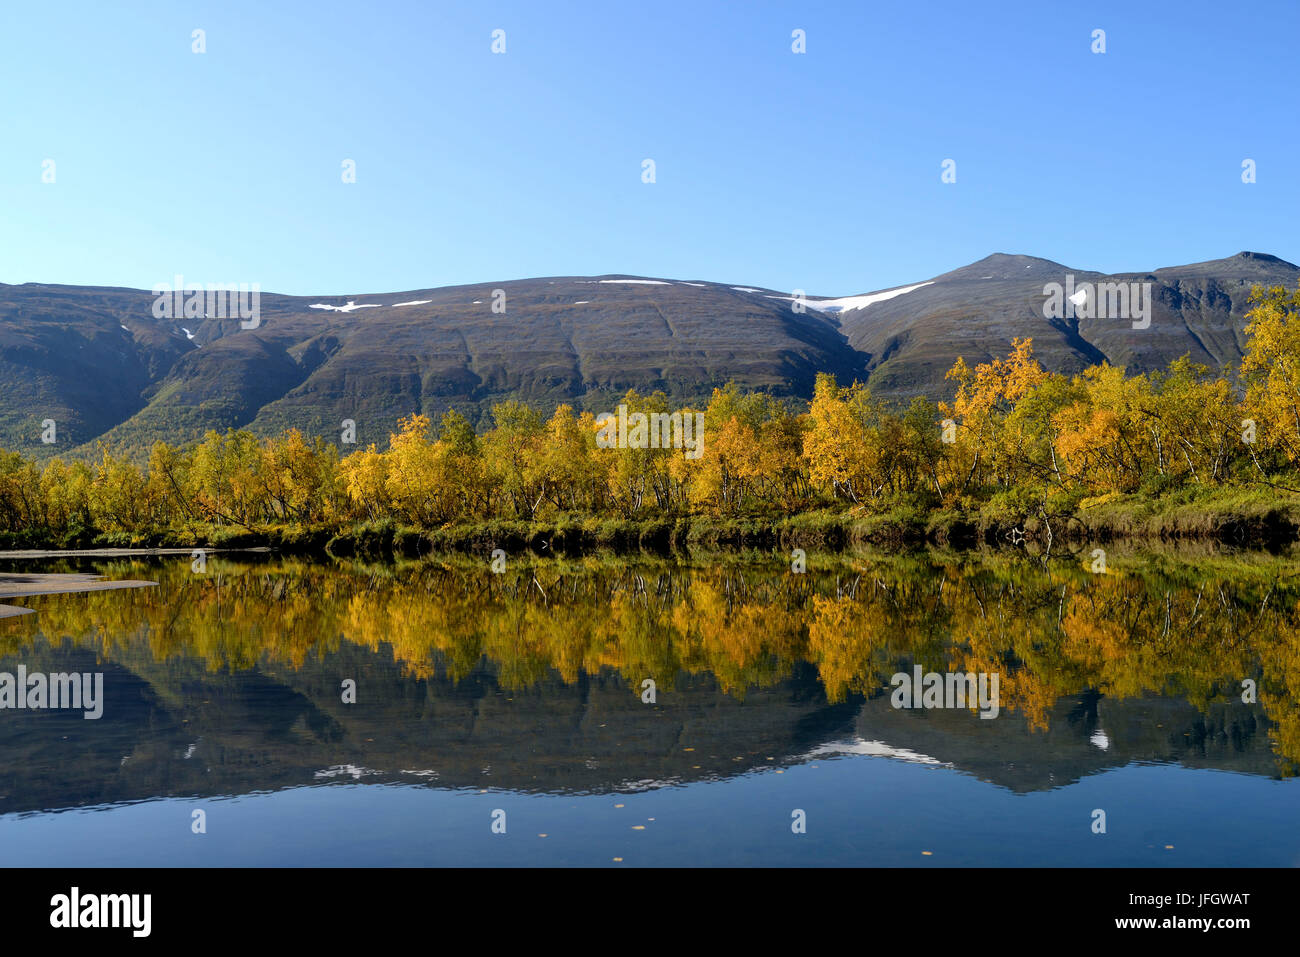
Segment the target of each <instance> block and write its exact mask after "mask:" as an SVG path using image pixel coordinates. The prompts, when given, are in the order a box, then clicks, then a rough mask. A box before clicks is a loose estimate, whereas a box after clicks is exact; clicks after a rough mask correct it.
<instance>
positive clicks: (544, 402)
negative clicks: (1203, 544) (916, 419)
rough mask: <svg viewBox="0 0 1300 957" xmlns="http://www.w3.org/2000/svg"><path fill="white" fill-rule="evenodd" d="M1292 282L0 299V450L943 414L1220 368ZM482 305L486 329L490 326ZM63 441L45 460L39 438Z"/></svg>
mask: <svg viewBox="0 0 1300 957" xmlns="http://www.w3.org/2000/svg"><path fill="white" fill-rule="evenodd" d="M1067 276H1073V277H1074V281H1077V282H1098V281H1116V282H1119V281H1123V282H1149V283H1151V286H1152V289H1151V291H1152V297H1151V302H1152V315H1151V324H1150V327H1149V328H1146V329H1140V330H1139V329H1134V328H1132V323H1130V322H1127V321H1124V320H1121V319H1104V318H1102V319H1098V318H1086V317H1081V318H1062V319H1051V318H1047V317H1046V316H1045V315H1044V310H1043V303H1044V298H1045V297H1044V286H1045V284H1046V283H1049V282H1058V283H1063V282H1065V281H1066V278H1067ZM1297 283H1300V267H1297V266H1296V265H1295V264H1293V263H1290V262H1287V261H1286V260H1283V259H1281V258H1279V257H1277V256H1273V255H1271V254H1267V253H1259V252H1251V251H1242V252H1239V253H1237V254H1235V255H1233V256H1229V257H1225V258H1221V259H1214V260H1206V261H1204V262H1199V263H1191V264H1187V265H1184V266H1166V267H1159V268H1157V269H1155V270H1153V271H1148V272H1130V273H1112V274H1105V273H1100V272H1096V271H1091V270H1080V269H1074V268H1072V267H1069V266H1066V265H1063V264H1060V263H1055V262H1053V261H1051V260H1047V259H1042V258H1039V257H1034V256H1027V255H1023V254H1009V253H993V254H991V255H990V256H987V257H985V258H984V259H981V260H978V261H977V262H974V263H971V264H969V265H967V266H962V267H959V268H957V269H954V270H950V271H948V272H946V273H941V274H939V275H938V276H935V277H933V278H931V279H928V280H921V281H913V282H909V283H904V284H901V285H896V286H892V287H889V288H887V289H883V290H877V291H874V292H868V293H864V294H858V295H851V296H841V297H827V296H816V295H811V294H809V295H806V296H805V297H804V298H803V301H802V302H796V301H794V299H793V296H792V294H791V293H788V292H784V291H779V290H773V289H768V288H764V287H760V286H748V285H739V284H735V285H733V284H728V283H717V282H711V281H707V280H680V279H663V278H655V277H646V276H635V275H630V274H625V273H608V274H604V275H599V276H550V277H537V278H531V279H515V280H504V281H499V282H491V283H465V284H461V285H457V286H442V287H426V288H423V289H407V290H402V291H397V292H386V293H363V294H353V295H349V296H326V297H316V296H289V295H282V294H278V293H272V292H265V293H261V294H260V307H261V316H260V324H259V325H258V327H257V328H254V329H244V328H241V326H240V323H239V321H238V320H237V319H221V318H209V317H200V316H194V317H192V318H189V319H159V318H156V317H155V316H154V314H153V304H154V299H155V297H154V294H153V293H152V292H151V291H147V290H137V289H131V288H129V287H120V286H118V287H108V286H72V285H64V284H46V283H22V284H0V422H3V423H4V424H3V425H0V445H3V446H4V447H6V448H11V449H17V450H21V451H23V452H24V453H26V454H37V455H49V454H55V453H67V452H68V451H70V450H73V449H76V448H78V447H81V449H82V450H83V451H84V450H86V449H88V448H90V447H92V446H93V444H94V443H96V442H98V441H104V442H106V443H108V444H110V445H114V446H122V447H128V448H132V449H135V450H137V451H139V450H140V449H143V448H147V447H148V445H149V444H151V443H152V442H153V441H157V440H159V439H163V440H166V441H170V442H172V443H174V444H175V443H183V442H186V441H190V440H193V439H195V438H198V437H199V436H201V435H202V433H203V432H204V431H205V430H207V429H209V428H214V429H218V430H224V429H225V428H232V427H233V428H249V429H251V430H252V431H254V432H257V433H259V434H270V433H274V432H278V431H282V430H283V429H285V428H290V427H297V428H300V429H302V430H303V431H304V432H307V433H312V434H322V435H327V436H328V435H335V436H337V434H338V432H339V429H340V423H341V422H342V420H343V419H352V420H353V421H355V422H356V423H357V442H358V444H359V445H362V446H364V445H365V444H368V443H370V442H375V443H377V444H381V445H382V444H383V443H384V442H385V441H386V439H387V435H388V433H389V432H390V431H391V430H392V429H393V428H394V427H395V426H396V422H397V419H398V418H399V417H401V416H402V415H409V414H411V413H413V412H423V413H425V414H429V415H431V416H433V417H435V418H437V417H438V416H440V415H441V414H442V413H443V412H445V411H446V410H447V409H449V408H456V409H457V410H458V411H461V412H462V413H464V414H466V415H467V416H468V417H469V418H470V420H471V422H474V423H475V424H476V425H480V426H485V425H486V424H487V422H488V419H489V416H490V408H491V406H492V404H493V403H495V402H499V401H502V400H504V399H520V400H522V401H526V402H528V403H530V404H532V405H534V406H535V407H537V408H539V410H541V411H542V412H543V413H544V414H549V412H550V411H551V410H553V409H554V407H555V406H556V405H558V404H561V403H568V404H570V405H574V406H575V407H577V408H580V409H589V410H591V411H601V410H604V409H607V408H612V407H613V406H614V405H616V404H617V400H618V398H619V397H620V396H621V395H622V394H623V393H624V392H625V391H626V390H627V389H629V388H635V389H637V390H639V391H641V392H643V393H648V392H653V391H656V390H662V391H664V392H665V393H666V394H667V395H668V396H669V397H670V400H671V401H674V402H676V403H679V404H695V403H700V402H703V401H706V400H707V399H708V396H709V394H710V393H711V391H712V389H713V388H714V387H717V386H721V385H723V384H725V383H726V382H728V381H735V382H736V383H737V384H738V385H740V386H741V387H742V388H745V389H762V390H766V391H769V392H771V393H773V394H774V395H776V396H778V397H782V398H786V399H790V400H802V399H806V398H808V396H809V395H810V394H811V390H812V384H813V381H814V380H815V377H816V375H817V373H818V372H831V373H834V374H835V375H836V376H837V377H838V378H839V379H840V380H841V381H842V382H846V383H847V382H849V381H852V380H854V379H858V380H862V381H865V382H866V383H867V384H868V385H869V386H870V387H871V388H872V390H873V392H874V393H875V394H878V395H880V396H882V397H884V398H887V399H894V400H899V401H906V400H907V399H909V398H910V397H912V396H915V395H925V396H927V397H929V398H931V399H939V398H944V397H947V396H948V395H950V393H951V383H950V382H948V381H947V380H946V379H945V378H944V374H945V373H946V372H947V370H948V369H949V368H951V366H952V363H953V362H954V361H955V360H956V359H957V358H958V357H959V356H960V357H962V358H965V360H966V361H967V362H968V363H970V364H974V363H977V362H983V361H988V360H989V359H990V358H993V357H996V356H1001V355H1004V354H1005V353H1006V351H1007V350H1008V349H1009V347H1010V341H1011V339H1013V338H1020V337H1026V336H1028V337H1031V338H1033V340H1034V345H1035V354H1036V355H1037V356H1038V358H1039V360H1040V361H1041V362H1042V363H1043V365H1044V366H1045V367H1046V368H1048V369H1051V370H1052V371H1058V372H1063V373H1067V374H1068V373H1077V372H1079V371H1081V370H1082V369H1083V368H1085V367H1086V366H1088V365H1092V364H1095V363H1097V362H1103V361H1104V362H1110V363H1111V364H1112V365H1121V366H1126V367H1128V368H1129V369H1131V370H1132V371H1135V372H1136V371H1150V370H1152V369H1156V368H1161V367H1163V366H1164V365H1166V364H1167V363H1168V362H1169V361H1170V360H1171V359H1174V358H1177V357H1179V356H1181V355H1184V354H1187V355H1190V356H1191V358H1192V359H1193V360H1194V361H1197V362H1203V363H1205V364H1207V365H1210V366H1212V367H1220V366H1223V365H1225V364H1226V365H1235V364H1236V363H1237V362H1239V360H1240V357H1241V353H1242V349H1243V348H1244V345H1245V338H1244V332H1243V330H1244V326H1245V313H1246V311H1247V310H1248V308H1249V307H1248V304H1247V299H1248V296H1249V294H1250V290H1251V288H1252V287H1253V286H1254V285H1255V284H1263V285H1284V286H1288V287H1295V286H1296V285H1297ZM494 303H495V304H496V306H497V309H496V310H495V311H494V308H493V306H494ZM47 420H53V421H54V422H55V423H56V426H57V433H58V437H57V439H56V441H55V442H54V443H52V445H49V444H46V443H42V442H41V441H40V436H41V433H42V423H43V422H45V421H47Z"/></svg>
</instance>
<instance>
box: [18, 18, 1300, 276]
mask: <svg viewBox="0 0 1300 957" xmlns="http://www.w3.org/2000/svg"><path fill="white" fill-rule="evenodd" d="M1298 27H1300V2H1296V0H1277V2H1252V3H1248V4H1244V5H1238V4H1232V3H1227V2H1213V3H1206V2H1198V0H1192V2H1188V0H1173V2H1143V3H1138V2H1134V0H1124V2H1118V3H1095V4H1084V3H1073V2H1070V3H1065V2H1060V3H1058V2H1045V0H1040V2H1035V3H1008V2H993V0H989V2H983V3H957V2H952V3H923V2H906V3H886V2H875V0H872V2H865V0H864V2H826V3H807V2H804V3H761V2H739V0H727V2H724V0H715V2H710V0H695V2H690V0H688V2H665V0H654V2H647V3H633V2H626V3H625V2H591V3H569V2H548V0H523V2H500V3H493V2H474V0H465V2H455V3H433V2H428V3H420V2H389V3H385V2H360V0H358V2H348V3H338V2H329V0H313V2H310V3H308V2H274V3H272V2H268V0H258V2H242V0H239V2H232V0H221V2H212V3H184V2H154V3H146V2H125V3H104V2H102V0H95V2H86V3H60V2H57V0H43V2H39V3H17V2H11V3H6V4H4V5H3V7H2V8H0V36H2V37H3V38H4V44H3V55H2V56H0V88H2V89H3V90H4V94H3V96H0V143H2V144H3V146H2V148H0V281H4V282H10V283H18V282H27V281H39V282H62V283H76V284H102V285H117V286H136V287H144V288H148V287H151V286H153V285H154V284H155V283H158V282H163V281H170V280H171V278H172V277H173V276H174V275H176V274H178V273H179V274H182V275H184V276H185V277H186V279H187V280H193V281H198V282H250V283H251V282H257V283H259V284H260V285H261V288H262V289H263V290H264V291H271V292H284V293H294V294H303V295H308V294H310V295H339V294H345V293H367V292H382V291H399V290H406V289H416V288H421V287H428V286H439V285H449V284H456V283H462V282H482V281H491V280H504V279H516V278H525V277H530V276H552V275H574V274H598V273H632V274H638V275H648V276H666V277H673V278H679V279H697V278H698V279H709V280H718V281H726V282H733V283H749V284H754V285H761V286H767V287H772V288H775V289H785V290H791V289H795V288H800V289H804V290H806V291H808V292H809V293H810V294H815V295H847V294H852V293H858V292H864V291H868V290H872V289H879V288H884V287H888V286H895V285H900V284H904V283H908V282H914V281H917V280H921V279H926V278H929V277H930V276H933V275H935V274H938V273H940V272H944V271H947V270H949V269H953V268H956V267H958V266H961V265H965V264H966V263H968V262H971V261H974V260H976V259H979V258H982V257H983V256H985V255H988V254H989V253H992V252H1007V253H1025V254H1030V255H1037V256H1043V257H1046V258H1048V259H1055V260H1058V261H1060V262H1063V263H1066V264H1067V265H1070V266H1074V267H1077V268H1080V269H1099V270H1104V271H1123V270H1144V269H1152V268H1157V267H1160V266H1167V265H1175V264H1179V263H1185V262H1195V261H1199V260H1205V259H1216V258H1219V257H1222V256H1228V255H1232V254H1234V253H1236V252H1239V251H1241V250H1243V249H1250V250H1256V251H1261V252H1269V253H1273V254H1275V255H1278V256H1281V257H1282V258H1284V259H1289V260H1290V261H1292V262H1297V261H1300V228H1298V226H1297V213H1298V212H1300V133H1297V129H1300V123H1298V122H1297V102H1298V100H1297V93H1298V92H1300V55H1298V54H1300V50H1298V49H1297V46H1298V45H1300V29H1297V28H1298ZM200 28H201V29H203V30H204V31H206V48H207V49H206V52H205V53H203V54H196V53H193V52H192V51H191V47H192V43H193V41H192V39H191V35H192V31H193V30H195V29H200ZM495 29H502V30H504V31H505V36H506V52H505V53H504V54H493V53H492V51H491V45H492V37H491V34H492V31H493V30H495ZM795 29H802V30H804V31H805V32H806V37H807V40H806V43H807V52H806V53H804V54H795V53H793V52H792V50H791V44H792V39H791V32H792V31H793V30H795ZM1095 29H1103V30H1105V34H1106V52H1105V53H1104V54H1095V53H1093V52H1091V45H1092V43H1093V41H1092V38H1091V34H1092V31H1093V30H1095ZM647 158H649V159H653V160H654V161H655V164H656V169H655V173H656V182H655V183H653V184H646V183H643V182H642V161H643V160H644V159H647ZM1247 158H1250V159H1253V160H1255V162H1256V164H1257V182H1256V183H1254V184H1251V185H1246V184H1243V183H1242V181H1241V175H1242V173H1241V164H1242V161H1243V160H1244V159H1247ZM47 159H52V160H54V162H55V166H54V176H55V181H54V182H53V183H43V182H42V181H41V177H42V171H43V166H42V164H43V162H44V161H45V160H47ZM345 159H351V160H354V161H355V163H356V182H355V183H350V184H345V183H343V182H342V175H341V174H342V168H341V166H342V163H343V161H344V160H345ZM945 159H952V160H955V161H956V177H957V181H956V182H955V183H952V184H946V183H943V182H941V172H942V170H941V164H942V163H943V161H944V160H945Z"/></svg>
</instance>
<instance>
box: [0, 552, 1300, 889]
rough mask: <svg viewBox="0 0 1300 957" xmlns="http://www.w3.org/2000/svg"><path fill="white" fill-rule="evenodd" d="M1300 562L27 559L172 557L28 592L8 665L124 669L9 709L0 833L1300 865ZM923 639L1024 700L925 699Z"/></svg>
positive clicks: (3, 721) (1221, 558)
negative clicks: (87, 588)
mask: <svg viewBox="0 0 1300 957" xmlns="http://www.w3.org/2000/svg"><path fill="white" fill-rule="evenodd" d="M1297 567H1298V566H1297V565H1296V563H1295V562H1294V561H1289V560H1286V559H1284V558H1280V557H1276V556H1268V555H1250V554H1245V555H1220V554H1216V553H1213V552H1206V553H1204V554H1197V555H1189V554H1181V555H1173V556H1169V555H1164V556H1160V555H1149V554H1147V555H1132V556H1128V557H1117V558H1115V559H1113V560H1112V563H1111V565H1110V568H1109V569H1108V571H1107V573H1106V574H1092V573H1090V572H1089V571H1088V570H1087V568H1086V567H1084V566H1082V565H1079V564H1076V563H1073V562H1070V561H1068V560H1067V561H1064V562H1048V563H1044V562H1041V561H1034V560H1030V559H1026V558H1024V557H1016V556H1007V555H998V554H993V555H960V554H951V553H937V552H932V553H917V554H912V555H906V556H892V557H891V556H855V557H846V558H825V559H821V560H818V559H816V558H815V557H814V558H813V559H812V560H811V561H810V565H809V567H808V571H807V573H806V574H794V573H792V572H791V570H790V567H789V566H788V564H786V563H785V561H784V560H783V559H782V558H781V557H779V556H767V557H762V556H748V557H746V558H744V559H740V558H731V559H720V560H713V561H707V562H706V561H702V560H698V559H697V560H695V561H693V562H685V561H671V560H654V559H648V558H647V559H642V558H638V559H635V560H631V561H625V560H616V559H612V558H603V559H602V558H594V559H585V560H583V559H578V560H572V561H560V560H550V561H537V562H533V563H529V564H525V563H517V564H516V565H514V566H512V567H510V568H509V569H508V570H507V572H506V573H505V574H493V573H491V571H490V570H489V569H488V567H487V564H486V562H484V563H472V562H469V561H455V562H447V563H442V562H433V561H426V562H420V563H411V564H399V565H352V564H345V563H331V562H311V561H301V560H291V559H283V558H276V557H256V556H247V555H245V556H222V555H212V556H209V557H208V560H207V565H206V569H205V570H204V571H203V573H197V572H196V571H195V570H194V569H193V567H192V565H191V562H190V560H189V559H188V558H187V559H184V560H179V559H170V558H169V559H141V560H114V561H105V560H85V561H80V562H76V563H73V562H69V561H49V560H45V561H34V562H25V563H16V562H10V563H6V564H5V567H4V570H6V571H24V572H36V571H41V572H74V571H75V572H93V573H95V574H99V575H102V576H104V577H105V578H107V579H113V580H117V579H135V580H145V581H153V582H157V587H150V588H133V589H125V590H112V591H97V592H90V593H77V594H61V595H42V596H38V597H29V598H20V599H10V600H9V602H10V604H12V605H15V606H21V607H24V608H29V609H32V611H33V612H34V613H33V614H27V615H23V616H21V617H8V618H3V619H0V672H8V673H16V672H17V669H18V667H19V666H20V665H21V666H22V667H24V668H25V669H26V671H27V672H28V673H36V672H42V673H69V672H81V673H102V674H103V676H104V678H103V681H104V685H103V687H104V691H103V701H102V707H103V715H102V717H101V718H99V719H98V720H86V719H85V718H83V716H82V712H80V711H72V710H64V711H59V710H49V709H45V710H40V709H37V710H32V709H26V710H13V709H7V710H0V859H3V862H4V864H5V865H7V866H15V865H46V866H54V865H67V866H87V865H89V866H95V865H126V866H133V865H140V866H143V865H165V866H168V865H178V866H189V865H195V866H211V865H314V864H322V865H441V866H446V865H548V864H549V865H553V864H561V865H577V866H609V867H632V866H653V865H866V866H881V865H886V866H918V867H926V866H954V865H1005V866H1016V865H1140V866H1189V865H1209V866H1215V865H1224V866H1255V865H1274V866H1276V865H1282V866H1296V865H1300V825H1298V821H1300V781H1298V780H1297V778H1296V771H1297V766H1298V764H1300V705H1298V700H1300V573H1298V572H1297ZM916 666H920V667H921V668H922V670H923V671H924V672H938V673H949V672H971V673H976V674H980V673H983V674H996V675H997V676H998V697H999V710H998V714H997V717H996V718H993V719H986V718H981V717H980V713H979V711H978V710H973V709H972V708H971V707H956V708H930V709H923V708H912V709H908V708H898V707H895V706H894V703H893V687H892V685H891V678H892V676H893V675H894V674H896V673H900V672H901V673H906V674H909V675H910V674H912V673H913V669H914V668H915V667H916ZM647 680H649V681H653V682H654V694H653V698H654V700H653V701H650V700H646V699H647V698H648V697H649V691H648V689H649V686H648V685H646V681H647ZM353 682H354V683H355V685H354V686H353V685H352V684H351V683H353ZM353 687H354V688H355V694H354V695H353V693H352V691H351V690H350V689H352V688H353ZM353 696H354V697H355V701H351V700H346V699H351V698H352V697H353ZM1243 699H1246V700H1243ZM196 812H202V813H201V814H196ZM1099 812H1102V813H1103V814H1104V818H1103V817H1099ZM200 821H201V823H202V825H203V828H202V832H201V833H196V830H199V822H200ZM1103 821H1104V832H1102V831H1100V830H1099V825H1100V824H1101V823H1102V822H1103ZM801 823H802V828H800V827H799V826H798V825H800V824H801ZM494 824H495V825H496V828H495V829H494ZM502 827H504V833H498V832H499V831H500V830H501V829H502Z"/></svg>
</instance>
